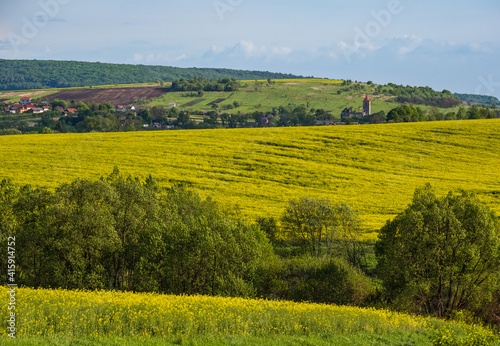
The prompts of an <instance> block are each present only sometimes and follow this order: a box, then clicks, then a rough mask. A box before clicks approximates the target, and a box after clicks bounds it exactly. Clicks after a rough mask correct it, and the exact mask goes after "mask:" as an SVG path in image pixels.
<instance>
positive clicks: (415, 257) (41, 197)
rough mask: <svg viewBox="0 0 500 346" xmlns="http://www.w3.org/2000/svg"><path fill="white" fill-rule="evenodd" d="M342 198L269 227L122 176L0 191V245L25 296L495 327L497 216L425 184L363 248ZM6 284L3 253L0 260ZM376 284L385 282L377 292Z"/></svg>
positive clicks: (499, 311) (297, 206)
mask: <svg viewBox="0 0 500 346" xmlns="http://www.w3.org/2000/svg"><path fill="white" fill-rule="evenodd" d="M362 230H363V226H362V222H361V220H360V218H359V216H358V215H357V213H356V212H355V211H354V210H353V209H351V208H350V207H349V206H347V205H345V204H343V203H341V202H332V201H330V200H329V199H324V198H323V199H318V198H314V197H302V198H298V199H292V200H290V201H289V202H288V204H287V207H286V208H285V209H284V210H283V212H282V215H281V216H280V217H279V218H278V219H275V218H269V217H262V218H259V219H257V220H255V222H248V221H246V220H244V219H243V218H242V216H241V214H239V211H238V209H237V208H227V207H226V208H221V207H220V206H219V205H218V204H217V203H216V202H214V201H213V200H211V199H210V198H206V199H204V198H201V197H200V196H199V195H197V194H196V193H195V192H193V191H192V190H190V189H188V188H186V187H184V186H181V185H173V186H171V187H167V188H165V187H161V186H160V185H159V184H158V183H157V182H156V181H155V179H154V178H153V177H151V176H148V177H147V178H146V179H145V180H141V179H139V178H133V177H130V176H128V177H125V176H123V175H122V174H121V173H120V172H119V170H118V169H117V168H115V170H114V171H113V172H112V173H111V174H110V175H109V176H106V177H102V178H100V179H98V180H97V181H91V180H87V179H76V180H74V181H73V182H71V183H66V184H61V185H60V186H59V187H57V188H56V189H55V190H53V191H51V190H48V189H45V188H36V187H33V186H31V185H24V186H18V185H15V184H13V183H11V182H10V181H8V180H4V181H2V182H1V183H0V238H1V240H2V242H3V243H4V244H6V242H7V239H8V237H15V239H16V252H17V253H18V254H19V256H18V257H17V259H16V275H17V278H16V279H17V280H16V281H17V282H18V283H19V284H23V285H27V286H31V287H53V288H55V287H60V288H69V289H110V290H130V291H137V292H160V293H171V294H205V295H222V296H242V297H263V298H267V299H286V300H294V301H311V302H320V303H335V304H350V305H357V306H372V307H379V308H381V307H382V308H391V309H395V310H400V311H407V312H413V313H417V314H422V315H432V316H438V317H442V318H454V317H457V313H461V314H462V316H463V315H464V314H465V315H466V316H470V317H471V318H480V319H481V320H483V321H485V322H488V323H490V324H495V323H497V324H498V320H497V319H498V316H499V315H500V270H499V268H500V223H499V218H498V216H496V215H495V214H494V213H493V212H492V211H491V210H490V209H489V208H488V207H486V206H485V205H484V204H482V203H481V202H480V201H479V200H478V199H477V198H476V197H475V196H474V195H472V194H470V193H468V192H463V193H459V194H456V193H451V192H450V193H449V194H448V195H446V196H444V197H438V196H436V194H435V192H434V190H433V188H432V187H431V186H430V185H426V186H423V187H421V188H418V189H417V190H416V191H415V194H414V197H413V200H412V202H411V204H410V205H409V206H408V207H407V208H406V209H405V210H404V211H403V212H402V213H400V214H399V215H398V216H396V217H395V218H394V219H393V220H389V221H388V222H387V223H386V225H385V226H384V227H382V229H381V230H380V231H379V234H380V235H379V239H378V241H377V242H376V243H375V244H372V243H366V242H361V241H360V240H359V239H360V235H361V233H362ZM0 266H1V267H2V268H4V274H5V275H6V276H7V258H6V256H1V257H0ZM379 283H380V284H379Z"/></svg>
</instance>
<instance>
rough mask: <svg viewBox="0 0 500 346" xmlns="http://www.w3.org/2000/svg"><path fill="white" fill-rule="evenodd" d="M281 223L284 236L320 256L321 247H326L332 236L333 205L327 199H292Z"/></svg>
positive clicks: (312, 253) (333, 222)
mask: <svg viewBox="0 0 500 346" xmlns="http://www.w3.org/2000/svg"><path fill="white" fill-rule="evenodd" d="M281 225H282V227H283V231H284V232H285V234H286V238H288V239H290V240H293V241H295V242H297V243H298V244H300V245H303V246H304V247H305V248H306V249H307V251H308V253H310V254H311V255H313V256H317V257H320V256H321V255H322V253H323V251H322V250H323V247H324V246H325V245H326V246H327V247H328V245H330V244H331V243H332V241H333V238H334V231H335V225H336V217H335V211H334V207H333V205H332V203H331V202H330V201H329V200H328V199H314V198H308V197H302V198H299V199H293V200H291V201H290V202H289V203H288V206H287V207H286V210H285V212H284V214H283V216H282V218H281Z"/></svg>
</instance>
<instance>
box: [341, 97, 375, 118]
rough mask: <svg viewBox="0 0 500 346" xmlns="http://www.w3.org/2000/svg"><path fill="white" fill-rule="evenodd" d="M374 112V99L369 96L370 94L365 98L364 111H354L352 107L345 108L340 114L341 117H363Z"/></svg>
mask: <svg viewBox="0 0 500 346" xmlns="http://www.w3.org/2000/svg"><path fill="white" fill-rule="evenodd" d="M370 114H372V101H371V100H370V98H369V97H368V95H367V96H366V97H365V99H364V100H363V112H353V110H352V107H350V108H347V107H346V108H344V110H343V111H342V113H341V114H340V118H341V119H346V118H362V117H364V116H366V115H370Z"/></svg>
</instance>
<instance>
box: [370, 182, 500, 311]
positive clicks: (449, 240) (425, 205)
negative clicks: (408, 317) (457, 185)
mask: <svg viewBox="0 0 500 346" xmlns="http://www.w3.org/2000/svg"><path fill="white" fill-rule="evenodd" d="M376 254H377V257H378V272H379V275H380V277H381V279H382V280H383V283H384V287H385V290H386V293H387V297H388V299H389V301H392V302H393V303H394V305H395V307H398V308H401V309H404V310H413V311H414V312H419V313H427V314H433V315H437V316H439V317H450V316H451V315H452V313H453V312H455V311H459V310H470V311H477V310H478V309H480V308H481V307H483V306H485V305H486V304H487V303H489V302H490V301H491V299H492V294H493V293H494V292H495V291H498V289H499V282H500V277H499V276H500V271H499V270H498V268H499V266H500V226H499V220H498V217H497V216H496V215H494V213H493V212H492V211H491V210H490V209H489V208H488V207H486V206H485V205H483V204H482V203H481V202H480V201H479V200H478V199H477V198H476V197H474V196H473V195H471V194H470V193H466V192H463V193H462V194H459V195H455V194H453V193H449V194H448V195H446V196H445V197H442V198H438V197H437V196H436V195H435V192H434V190H433V189H432V187H431V186H430V185H429V184H427V185H426V186H424V187H422V188H418V189H417V190H416V191H415V194H414V197H413V201H412V203H411V204H410V205H409V206H408V208H407V209H406V210H405V211H404V212H402V213H401V214H399V215H398V216H396V218H395V219H394V220H392V221H388V222H387V224H386V225H385V226H384V227H383V228H382V229H381V230H380V235H379V240H378V242H377V244H376Z"/></svg>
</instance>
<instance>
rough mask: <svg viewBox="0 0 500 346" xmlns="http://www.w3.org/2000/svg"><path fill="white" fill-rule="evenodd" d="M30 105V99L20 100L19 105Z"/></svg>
mask: <svg viewBox="0 0 500 346" xmlns="http://www.w3.org/2000/svg"><path fill="white" fill-rule="evenodd" d="M30 103H31V97H22V98H21V104H22V105H28V104H30Z"/></svg>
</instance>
